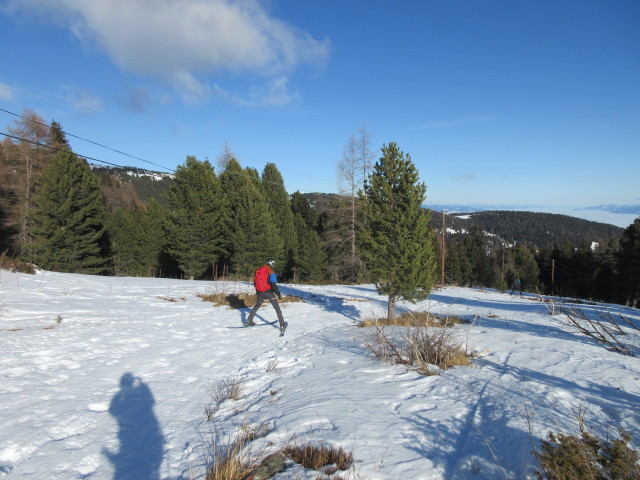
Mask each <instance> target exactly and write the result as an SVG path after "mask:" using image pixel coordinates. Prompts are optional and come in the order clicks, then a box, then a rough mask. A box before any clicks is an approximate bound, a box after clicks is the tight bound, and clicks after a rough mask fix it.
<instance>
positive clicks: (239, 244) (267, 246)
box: [220, 158, 283, 276]
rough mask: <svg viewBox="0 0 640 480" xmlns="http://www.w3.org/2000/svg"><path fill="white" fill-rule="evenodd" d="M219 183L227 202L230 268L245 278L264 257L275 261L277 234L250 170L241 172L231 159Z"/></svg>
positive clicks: (280, 246)
mask: <svg viewBox="0 0 640 480" xmlns="http://www.w3.org/2000/svg"><path fill="white" fill-rule="evenodd" d="M220 180H221V182H222V187H223V190H224V192H225V193H226V194H227V195H228V196H229V199H230V208H229V211H230V214H231V225H232V228H231V230H230V237H231V238H232V251H231V269H232V270H233V271H235V272H236V273H238V274H239V275H243V276H249V275H251V274H253V272H254V270H255V269H256V267H258V266H260V265H262V264H263V263H264V261H265V260H266V258H267V257H274V258H275V257H276V256H277V255H278V254H280V253H281V252H282V249H283V242H282V239H281V237H280V232H279V231H278V228H277V226H276V224H275V221H274V219H273V215H272V213H271V211H270V209H269V202H268V201H267V199H266V195H265V192H264V189H263V188H262V184H261V182H260V178H259V177H258V175H257V172H256V171H255V170H254V169H246V170H243V169H242V167H241V166H240V164H239V163H238V161H237V160H236V159H235V158H234V159H231V160H230V161H229V162H228V163H227V168H226V170H225V171H224V172H223V173H222V174H221V175H220Z"/></svg>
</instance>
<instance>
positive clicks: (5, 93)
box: [0, 83, 15, 101]
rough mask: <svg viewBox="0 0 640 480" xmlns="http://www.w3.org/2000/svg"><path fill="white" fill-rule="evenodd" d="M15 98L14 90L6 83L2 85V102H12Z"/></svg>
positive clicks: (0, 93) (0, 97)
mask: <svg viewBox="0 0 640 480" xmlns="http://www.w3.org/2000/svg"><path fill="white" fill-rule="evenodd" d="M14 98H15V95H14V91H13V88H11V87H10V86H9V85H6V84H4V83H0V100H5V101H12V100H13V99H14Z"/></svg>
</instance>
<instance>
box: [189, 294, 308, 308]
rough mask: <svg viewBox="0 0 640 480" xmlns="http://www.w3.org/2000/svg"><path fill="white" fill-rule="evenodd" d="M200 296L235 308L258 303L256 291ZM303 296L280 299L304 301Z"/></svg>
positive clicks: (219, 304)
mask: <svg viewBox="0 0 640 480" xmlns="http://www.w3.org/2000/svg"><path fill="white" fill-rule="evenodd" d="M198 297H200V298H202V300H204V301H205V302H211V303H213V304H215V305H217V306H226V307H230V308H233V309H239V308H250V307H253V306H254V305H255V304H256V299H257V296H256V294H255V293H231V294H227V293H200V294H198ZM302 301H303V300H302V298H300V297H297V296H295V295H287V296H284V297H282V298H281V299H279V300H278V302H280V303H293V302H302Z"/></svg>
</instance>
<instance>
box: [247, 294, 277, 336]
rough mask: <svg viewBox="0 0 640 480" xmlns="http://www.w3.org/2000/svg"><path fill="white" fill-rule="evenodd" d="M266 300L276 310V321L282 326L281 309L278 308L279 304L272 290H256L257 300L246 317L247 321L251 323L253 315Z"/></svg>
mask: <svg viewBox="0 0 640 480" xmlns="http://www.w3.org/2000/svg"><path fill="white" fill-rule="evenodd" d="M265 300H268V301H269V303H271V305H272V306H273V309H274V310H275V311H276V315H278V322H280V326H281V327H282V326H284V317H283V316H282V310H280V304H279V303H278V298H277V297H276V294H275V293H273V292H272V291H266V292H258V300H257V301H256V304H255V305H254V306H253V309H252V310H251V313H250V314H249V318H247V323H253V317H255V316H256V313H258V309H259V308H260V307H261V306H262V302H264V301H265Z"/></svg>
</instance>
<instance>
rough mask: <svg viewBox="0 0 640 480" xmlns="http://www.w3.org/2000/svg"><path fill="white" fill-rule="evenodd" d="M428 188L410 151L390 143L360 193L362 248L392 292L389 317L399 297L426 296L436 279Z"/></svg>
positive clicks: (382, 288)
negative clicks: (427, 200) (420, 180)
mask: <svg viewBox="0 0 640 480" xmlns="http://www.w3.org/2000/svg"><path fill="white" fill-rule="evenodd" d="M426 189H427V187H426V186H425V184H424V183H419V175H418V171H417V169H416V167H415V165H414V164H413V162H412V161H411V158H410V156H409V155H405V154H404V153H403V152H402V151H400V150H399V149H398V146H397V145H396V144H395V143H390V144H389V145H388V146H384V147H383V148H382V157H381V158H380V159H379V160H378V162H377V163H376V164H375V166H374V168H373V172H372V173H371V175H369V178H368V182H367V184H366V185H365V188H364V192H361V194H360V198H361V202H362V226H361V227H360V229H359V231H358V236H357V245H358V250H359V253H360V256H361V258H362V259H363V261H364V262H365V264H366V266H367V267H368V269H369V271H370V272H371V276H372V280H373V281H374V282H375V284H376V287H377V289H378V292H379V293H381V294H386V295H388V297H389V303H388V318H389V319H393V318H394V317H395V303H396V299H398V298H403V299H405V300H408V301H410V302H414V301H417V300H422V299H424V298H426V297H427V296H428V295H429V293H430V291H431V289H432V287H433V285H434V282H435V270H436V258H435V254H434V243H433V242H434V233H433V230H432V229H431V228H430V227H429V216H430V215H429V212H428V211H427V210H425V209H423V208H422V204H423V202H424V200H425V194H426Z"/></svg>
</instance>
